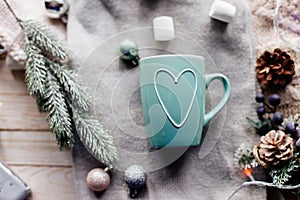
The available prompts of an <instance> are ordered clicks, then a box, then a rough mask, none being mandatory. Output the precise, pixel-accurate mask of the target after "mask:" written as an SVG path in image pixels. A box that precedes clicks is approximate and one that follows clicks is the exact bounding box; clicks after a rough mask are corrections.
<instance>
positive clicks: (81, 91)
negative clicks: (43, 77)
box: [47, 59, 92, 112]
mask: <svg viewBox="0 0 300 200" xmlns="http://www.w3.org/2000/svg"><path fill="white" fill-rule="evenodd" d="M47 65H48V67H49V68H50V70H51V71H52V72H53V73H54V74H55V75H56V77H57V78H58V81H59V83H60V84H61V85H62V86H63V87H64V90H65V92H66V94H67V95H68V96H69V99H70V101H71V103H72V105H73V106H75V107H77V108H80V109H81V110H82V111H86V112H88V111H89V109H90V108H91V105H92V102H91V97H90V96H89V94H88V93H87V91H88V88H87V87H86V86H85V85H84V84H83V82H82V80H81V79H80V77H79V76H78V75H77V74H76V73H75V72H73V71H72V70H69V69H67V68H66V67H64V66H63V65H62V64H60V63H57V62H54V61H51V60H49V59H48V60H47Z"/></svg>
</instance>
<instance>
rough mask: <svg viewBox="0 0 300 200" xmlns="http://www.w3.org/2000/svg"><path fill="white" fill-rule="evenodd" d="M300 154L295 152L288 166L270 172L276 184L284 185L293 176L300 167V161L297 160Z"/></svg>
mask: <svg viewBox="0 0 300 200" xmlns="http://www.w3.org/2000/svg"><path fill="white" fill-rule="evenodd" d="M298 156H299V153H295V154H294V157H293V159H292V160H291V161H290V162H289V163H288V164H287V165H286V166H284V167H283V168H282V169H278V170H272V171H271V172H270V175H271V176H272V178H273V183H274V184H276V185H284V184H286V183H287V182H288V181H289V180H290V179H291V178H292V175H293V173H294V172H296V171H297V170H298V169H299V168H300V163H299V162H298V161H297V160H296V159H297V157H298Z"/></svg>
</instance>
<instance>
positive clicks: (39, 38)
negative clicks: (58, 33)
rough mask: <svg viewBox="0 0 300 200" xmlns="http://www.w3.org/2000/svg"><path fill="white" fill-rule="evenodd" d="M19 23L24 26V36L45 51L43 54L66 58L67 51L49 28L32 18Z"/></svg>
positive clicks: (60, 58) (61, 58)
mask: <svg viewBox="0 0 300 200" xmlns="http://www.w3.org/2000/svg"><path fill="white" fill-rule="evenodd" d="M21 24H22V26H23V27H24V32H25V35H26V37H28V38H29V39H30V40H31V41H32V42H33V44H35V45H36V46H37V47H39V48H40V49H42V50H43V51H45V52H44V53H45V54H49V55H50V56H53V57H54V58H57V59H59V60H63V61H65V60H66V59H67V57H68V54H67V51H66V50H65V48H64V47H63V45H62V44H61V43H60V42H58V40H57V37H55V35H54V34H53V33H52V32H51V31H50V30H49V28H47V27H46V26H44V25H42V24H40V23H37V22H35V21H32V20H26V21H21Z"/></svg>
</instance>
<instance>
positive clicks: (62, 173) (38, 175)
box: [9, 166, 76, 200]
mask: <svg viewBox="0 0 300 200" xmlns="http://www.w3.org/2000/svg"><path fill="white" fill-rule="evenodd" d="M9 167H10V168H11V169H12V170H13V171H14V172H15V173H16V174H18V176H19V177H20V178H21V179H22V180H23V181H24V182H25V183H26V184H27V185H28V186H29V187H30V188H31V191H32V195H31V196H30V197H29V198H28V200H46V199H49V200H54V199H57V200H73V199H76V193H75V184H74V178H73V171H72V168H70V167H67V168H66V167H31V166H9Z"/></svg>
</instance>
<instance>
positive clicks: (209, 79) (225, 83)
mask: <svg viewBox="0 0 300 200" xmlns="http://www.w3.org/2000/svg"><path fill="white" fill-rule="evenodd" d="M215 79H219V80H220V81H221V82H222V83H223V86H224V96H223V97H222V99H221V100H220V101H219V103H218V104H217V105H216V106H215V107H214V108H213V109H212V110H211V111H209V112H208V113H206V114H205V115H204V125H203V126H205V125H206V124H207V123H208V122H209V121H210V120H211V119H212V118H213V117H214V116H216V114H218V113H219V112H220V111H221V110H222V108H223V107H224V106H225V105H226V103H227V102H228V100H229V97H230V82H229V80H228V78H227V77H226V76H225V75H223V74H220V73H214V74H208V75H205V83H206V89H207V88H208V86H209V84H210V83H211V82H212V81H213V80H215Z"/></svg>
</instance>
